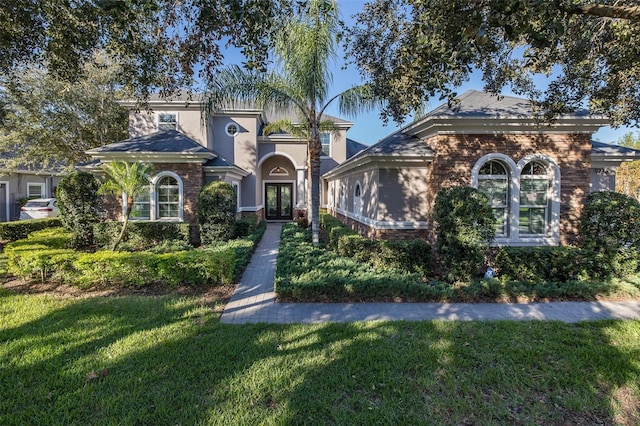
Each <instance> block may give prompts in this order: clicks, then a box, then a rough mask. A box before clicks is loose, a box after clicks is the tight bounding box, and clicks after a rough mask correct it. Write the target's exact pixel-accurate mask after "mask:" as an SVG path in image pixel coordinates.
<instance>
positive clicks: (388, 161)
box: [322, 154, 433, 179]
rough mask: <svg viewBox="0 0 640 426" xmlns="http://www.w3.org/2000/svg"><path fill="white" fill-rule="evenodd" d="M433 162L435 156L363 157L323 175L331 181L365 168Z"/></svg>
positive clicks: (394, 166)
mask: <svg viewBox="0 0 640 426" xmlns="http://www.w3.org/2000/svg"><path fill="white" fill-rule="evenodd" d="M432 161H433V154H427V155H363V156H361V157H358V158H356V159H354V160H353V161H347V162H345V163H342V164H339V165H337V166H336V167H334V168H333V169H331V170H329V171H328V172H326V173H325V174H323V175H322V177H323V178H327V179H331V178H334V177H338V176H341V175H344V174H346V173H348V172H349V171H351V170H355V169H359V168H362V167H364V166H378V167H387V168H396V167H401V166H404V167H424V166H426V165H428V164H429V163H431V162H432Z"/></svg>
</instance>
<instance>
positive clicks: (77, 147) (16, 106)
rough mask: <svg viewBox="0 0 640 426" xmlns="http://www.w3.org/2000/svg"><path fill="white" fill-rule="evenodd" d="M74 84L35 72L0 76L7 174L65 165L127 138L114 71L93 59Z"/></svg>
mask: <svg viewBox="0 0 640 426" xmlns="http://www.w3.org/2000/svg"><path fill="white" fill-rule="evenodd" d="M82 71H83V72H82V74H83V75H84V77H83V78H82V79H79V80H77V81H75V82H68V81H64V80H60V79H59V78H57V77H56V76H54V75H52V74H51V73H48V72H47V71H46V70H44V69H41V68H37V67H34V68H29V69H27V68H21V69H20V70H19V71H16V72H15V74H14V76H13V78H12V79H7V78H6V77H5V78H3V77H0V103H1V105H0V111H1V112H2V114H1V115H2V119H1V122H0V128H1V129H2V132H1V133H0V151H1V152H4V153H11V155H5V156H3V158H1V159H0V167H1V168H3V169H8V170H13V169H17V168H22V169H37V168H40V167H48V166H67V167H70V166H72V165H74V164H75V163H77V162H80V161H83V160H86V159H87V157H86V155H85V153H84V152H85V151H86V150H88V149H91V148H95V147H98V146H102V145H106V144H108V143H112V142H117V141H120V140H123V139H126V138H127V137H128V129H127V127H128V114H127V111H126V110H125V109H124V108H122V107H121V106H120V105H118V103H117V99H118V97H119V96H120V95H119V93H120V91H119V90H118V89H117V87H116V84H115V83H114V78H115V74H116V73H117V72H118V67H117V66H115V65H113V64H112V63H110V62H109V61H108V60H106V59H105V58H104V57H102V58H97V57H96V58H94V62H92V63H87V64H86V65H85V67H84V69H83V70H82Z"/></svg>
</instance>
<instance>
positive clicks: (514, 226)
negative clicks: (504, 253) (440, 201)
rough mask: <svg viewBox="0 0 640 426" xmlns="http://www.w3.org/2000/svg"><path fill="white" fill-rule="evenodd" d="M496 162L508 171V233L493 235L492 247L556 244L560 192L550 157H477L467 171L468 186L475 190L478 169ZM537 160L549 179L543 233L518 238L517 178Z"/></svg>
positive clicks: (555, 170) (558, 240)
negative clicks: (545, 224)
mask: <svg viewBox="0 0 640 426" xmlns="http://www.w3.org/2000/svg"><path fill="white" fill-rule="evenodd" d="M491 160H499V161H501V162H502V163H503V164H505V165H507V166H508V168H509V169H510V170H511V171H512V173H513V175H512V177H511V181H510V185H509V196H510V202H509V212H510V214H509V217H508V222H509V231H508V235H506V236H499V235H496V238H495V240H494V243H493V244H494V245H496V246H541V245H558V244H560V194H561V192H560V189H561V176H560V167H558V165H557V163H556V162H555V161H554V160H553V159H552V158H550V157H548V156H546V155H543V154H533V155H528V156H526V157H524V158H522V159H521V160H520V161H519V162H518V163H516V162H514V161H513V160H512V159H511V158H510V157H509V156H507V155H504V154H500V153H490V154H487V155H485V156H483V157H482V158H480V159H479V160H478V161H477V162H476V164H475V165H474V167H473V169H472V171H471V186H473V187H474V188H478V178H479V172H480V168H481V167H482V166H483V165H484V164H485V163H486V162H488V161H491ZM532 161H538V162H540V163H542V164H544V165H545V166H546V167H547V175H548V177H549V180H550V185H549V198H548V208H549V213H548V215H547V217H548V224H547V227H546V230H547V231H546V233H545V234H544V235H529V234H523V235H520V178H521V173H522V170H523V169H524V167H525V166H526V165H527V164H528V163H530V162H532Z"/></svg>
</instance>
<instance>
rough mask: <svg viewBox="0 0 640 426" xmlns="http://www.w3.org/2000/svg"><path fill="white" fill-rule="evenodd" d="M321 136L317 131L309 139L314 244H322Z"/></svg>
mask: <svg viewBox="0 0 640 426" xmlns="http://www.w3.org/2000/svg"><path fill="white" fill-rule="evenodd" d="M321 151H322V146H321V145H320V137H319V135H318V133H317V132H316V134H315V136H313V137H312V138H311V140H310V141H309V163H310V164H309V168H310V169H311V236H312V242H313V245H314V246H317V245H318V244H320V153H321Z"/></svg>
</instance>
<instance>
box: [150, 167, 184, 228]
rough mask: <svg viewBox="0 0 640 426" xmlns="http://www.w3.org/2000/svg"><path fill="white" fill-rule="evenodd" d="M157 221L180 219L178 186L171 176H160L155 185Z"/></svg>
mask: <svg viewBox="0 0 640 426" xmlns="http://www.w3.org/2000/svg"><path fill="white" fill-rule="evenodd" d="M156 199H157V204H156V205H157V207H158V210H157V219H158V220H179V219H180V186H179V185H178V181H177V180H176V178H174V177H173V176H162V177H161V178H160V179H159V180H158V182H157V183H156Z"/></svg>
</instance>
